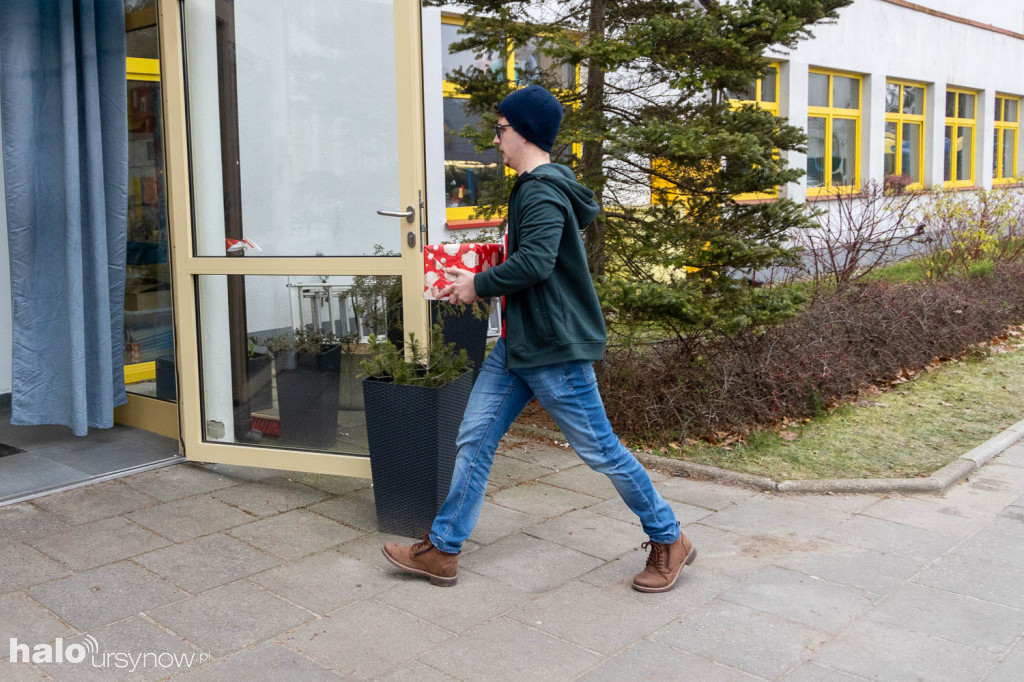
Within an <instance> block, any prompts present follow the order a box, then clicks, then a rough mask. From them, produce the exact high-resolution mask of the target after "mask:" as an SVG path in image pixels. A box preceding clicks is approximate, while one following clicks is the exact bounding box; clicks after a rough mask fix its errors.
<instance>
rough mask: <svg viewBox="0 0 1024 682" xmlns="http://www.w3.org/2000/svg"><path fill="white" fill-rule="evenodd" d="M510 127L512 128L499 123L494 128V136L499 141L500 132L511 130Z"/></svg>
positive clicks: (509, 125)
mask: <svg viewBox="0 0 1024 682" xmlns="http://www.w3.org/2000/svg"><path fill="white" fill-rule="evenodd" d="M511 127H512V124H511V123H499V124H498V125H496V126H494V136H495V137H497V138H498V139H499V140H500V139H501V131H502V130H504V129H505V128H511Z"/></svg>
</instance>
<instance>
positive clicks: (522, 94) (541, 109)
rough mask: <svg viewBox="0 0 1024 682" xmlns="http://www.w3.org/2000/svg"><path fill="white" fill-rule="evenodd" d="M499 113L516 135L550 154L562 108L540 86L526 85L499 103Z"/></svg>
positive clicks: (559, 124)
mask: <svg viewBox="0 0 1024 682" xmlns="http://www.w3.org/2000/svg"><path fill="white" fill-rule="evenodd" d="M498 111H500V112H501V113H502V114H504V116H505V118H507V119H508V122H509V123H510V124H511V125H512V127H513V128H514V129H515V131H516V132H517V133H519V134H520V135H522V136H523V137H524V138H526V139H527V140H529V141H530V142H532V143H534V144H535V145H537V146H538V147H540V148H541V149H543V150H544V151H546V152H550V151H551V147H552V146H554V144H555V136H556V135H558V128H559V126H561V125H562V104H561V102H559V101H558V100H557V99H555V96H554V95H552V94H551V93H550V92H548V91H547V90H545V89H544V88H542V87H541V86H539V85H529V86H527V87H525V88H523V89H522V90H516V91H515V92H513V93H512V94H510V95H509V96H508V97H506V98H505V99H503V100H501V104H499V105H498Z"/></svg>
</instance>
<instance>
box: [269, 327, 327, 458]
mask: <svg viewBox="0 0 1024 682" xmlns="http://www.w3.org/2000/svg"><path fill="white" fill-rule="evenodd" d="M271 349H272V352H273V356H274V367H275V370H276V376H277V406H278V413H279V416H280V420H281V440H282V442H284V443H286V444H288V445H294V446H298V447H308V448H315V449H318V450H326V449H328V448H330V447H332V446H333V445H334V443H335V441H336V440H337V439H338V395H339V389H340V382H341V354H342V344H341V342H340V340H339V339H338V337H337V336H335V335H334V334H333V333H331V332H323V331H321V330H318V329H296V330H295V333H294V334H293V335H291V336H286V337H279V338H278V339H275V340H274V342H273V343H272V345H271Z"/></svg>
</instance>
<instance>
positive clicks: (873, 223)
mask: <svg viewBox="0 0 1024 682" xmlns="http://www.w3.org/2000/svg"><path fill="white" fill-rule="evenodd" d="M917 197H918V194H915V193H908V192H905V191H904V189H903V187H902V186H900V185H898V184H893V183H892V182H889V183H887V184H885V185H882V184H880V183H878V182H876V181H873V180H872V181H870V182H867V183H865V184H864V186H863V187H862V188H861V191H860V193H859V194H850V193H848V192H842V191H836V192H835V193H834V194H833V195H832V196H831V197H830V199H829V209H828V210H827V211H826V210H822V209H820V208H812V209H811V210H812V211H813V217H814V218H815V220H817V222H818V227H817V228H811V229H808V230H805V231H803V232H802V233H800V234H799V235H798V236H797V241H798V242H799V244H800V245H801V246H802V247H803V249H804V253H805V255H806V268H807V271H808V274H809V275H810V277H811V279H812V281H813V282H814V284H815V289H816V290H817V289H820V288H821V287H822V286H823V285H825V286H828V287H836V288H842V287H844V286H846V285H848V284H850V283H852V282H855V281H856V280H858V279H860V278H861V277H864V276H865V275H867V274H868V273H870V272H871V271H872V270H874V269H875V268H876V267H878V266H880V265H884V264H886V263H888V262H891V261H892V260H894V259H896V258H898V257H902V256H905V255H907V254H908V253H909V252H910V250H911V249H910V248H909V245H910V244H911V243H912V242H913V240H914V237H915V236H916V235H917V234H918V232H919V230H918V221H917V220H916V217H917V216H916V213H917V210H916V204H917ZM810 206H812V207H813V206H814V205H813V204H812V205H810Z"/></svg>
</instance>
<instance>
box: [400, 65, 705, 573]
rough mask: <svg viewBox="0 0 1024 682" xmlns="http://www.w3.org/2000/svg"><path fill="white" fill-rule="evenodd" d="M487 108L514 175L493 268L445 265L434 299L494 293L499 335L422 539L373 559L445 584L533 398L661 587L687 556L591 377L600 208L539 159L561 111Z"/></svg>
mask: <svg viewBox="0 0 1024 682" xmlns="http://www.w3.org/2000/svg"><path fill="white" fill-rule="evenodd" d="M498 110H499V112H500V114H501V115H500V117H499V119H498V125H496V126H495V130H494V133H495V134H494V144H495V145H497V147H498V150H499V151H500V152H501V155H502V160H503V161H504V162H505V165H506V166H508V167H509V168H511V169H512V170H514V171H515V172H516V173H517V174H518V176H519V177H518V179H517V181H516V184H515V187H513V189H512V194H511V196H510V197H509V206H508V229H507V231H506V235H505V238H506V245H505V253H506V257H505V262H504V263H502V264H501V265H498V266H495V267H493V268H491V269H489V270H487V271H485V272H481V273H478V274H475V275H474V274H473V273H471V272H468V271H465V270H456V269H450V270H446V272H447V273H448V276H449V278H450V279H451V281H452V282H453V284H452V285H451V286H449V287H447V288H446V289H445V290H443V291H442V292H441V293H442V294H447V295H449V296H450V301H451V302H452V303H454V304H460V303H472V302H474V301H476V300H478V299H479V298H490V297H493V296H503V297H504V307H503V310H504V313H505V320H504V324H503V327H502V338H500V339H499V340H498V343H497V344H496V345H495V347H494V349H493V350H492V351H491V353H490V355H488V356H487V359H486V360H485V361H484V363H483V366H482V367H481V368H480V374H479V377H478V378H477V381H476V384H475V386H474V387H473V393H472V395H471V396H470V399H469V404H468V406H467V407H466V413H465V416H464V417H463V420H462V426H461V428H460V429H459V436H458V439H457V441H456V447H457V450H458V456H457V459H456V463H455V471H454V474H453V476H452V485H451V490H450V491H449V493H448V497H447V499H446V500H445V502H444V504H443V505H442V506H441V510H440V511H439V512H438V514H437V517H436V518H435V519H434V523H433V526H432V528H431V532H430V535H429V536H428V537H427V538H426V539H424V540H423V541H422V542H419V543H417V544H415V545H413V546H411V547H403V546H401V545H398V544H396V543H393V542H389V543H387V544H385V545H384V547H383V552H384V556H385V557H387V559H388V561H390V562H391V563H392V564H394V565H395V566H397V567H399V568H401V569H402V570H404V571H407V572H409V573H414V574H417V575H421V576H424V577H427V578H429V579H430V582H431V583H433V584H435V585H445V586H449V585H454V584H455V582H456V580H457V579H458V554H459V551H460V550H461V549H462V543H463V541H465V540H466V538H468V537H469V534H470V532H471V531H472V530H473V527H474V526H475V525H476V521H477V517H478V516H479V514H480V509H481V507H482V505H483V501H484V493H485V492H486V489H487V480H488V478H489V477H490V473H491V465H492V463H493V462H494V453H495V450H496V449H497V447H498V441H500V440H501V438H502V436H504V435H505V432H506V431H508V429H509V427H510V426H511V424H512V422H513V421H514V420H515V419H516V417H518V416H519V413H520V412H522V410H523V408H524V407H526V404H527V403H528V402H529V401H530V400H531V399H532V398H533V397H536V398H537V400H538V401H539V402H540V404H541V405H542V406H543V407H544V409H545V410H547V412H548V414H550V415H551V417H552V418H553V419H554V420H555V422H556V423H557V424H558V427H559V429H561V431H562V433H563V434H564V435H565V437H566V439H567V440H568V441H569V444H570V445H572V447H573V449H574V450H575V451H576V453H577V454H578V455H579V456H580V458H582V459H583V461H584V462H586V463H587V464H588V465H590V467H591V468H593V469H594V470H596V471H599V472H601V473H603V474H606V475H607V476H608V478H609V479H611V482H612V483H613V484H614V486H615V489H616V490H617V491H618V492H619V495H621V496H622V499H623V501H624V502H625V503H626V504H627V505H628V506H629V508H630V509H632V510H633V511H634V512H635V513H636V514H637V516H639V517H640V521H641V523H642V525H643V529H644V532H645V533H646V534H647V535H648V537H649V538H650V540H649V542H645V543H643V546H644V547H645V548H646V547H649V548H650V554H649V556H648V558H647V565H646V567H645V568H644V570H643V571H642V572H640V573H639V574H638V575H637V576H636V577H635V578H633V587H634V588H635V589H637V590H640V591H642V592H664V591H666V590H670V589H672V587H673V586H674V585H675V583H676V580H677V579H678V577H679V573H680V571H681V570H682V568H683V566H684V565H688V564H690V563H692V562H693V560H694V557H696V555H697V550H696V549H695V548H694V546H693V543H691V542H690V540H689V539H688V538H687V537H686V536H685V535H683V533H682V532H681V530H680V529H679V523H678V522H677V521H676V517H675V514H674V513H673V511H672V509H671V507H669V505H668V503H666V502H665V500H664V499H663V498H662V497H661V495H659V494H658V492H657V491H656V490H655V489H654V486H653V485H652V484H651V479H650V476H648V475H647V472H646V471H645V470H644V468H643V467H642V466H641V465H640V463H639V462H638V461H637V459H636V457H634V456H633V454H632V453H631V452H629V450H627V449H626V448H625V447H623V446H622V444H621V443H620V442H619V439H618V437H617V436H616V435H615V434H614V433H613V432H612V428H611V424H610V423H609V422H608V417H607V415H606V414H605V410H604V404H603V403H602V401H601V396H600V394H599V393H598V389H597V383H596V379H595V377H594V369H593V364H594V360H599V359H601V358H602V357H603V355H604V346H605V341H606V335H605V328H604V317H603V315H602V312H601V306H600V304H599V302H598V299H597V293H596V292H595V291H594V285H593V282H592V281H591V279H590V273H589V271H588V268H587V258H586V252H585V250H584V246H583V239H582V236H581V235H580V230H581V229H583V228H584V227H586V226H587V225H589V224H590V223H591V222H592V221H593V220H594V218H596V217H597V214H598V213H599V212H600V209H599V207H598V206H597V204H596V203H595V202H594V193H593V192H592V191H591V190H589V189H587V188H586V187H584V186H583V185H581V184H579V183H578V182H576V179H575V176H574V175H573V173H572V171H571V170H570V169H568V168H566V167H565V166H561V165H558V164H554V163H551V155H550V152H551V147H552V145H553V144H554V142H555V136H556V135H557V134H558V129H559V126H560V125H561V122H562V105H561V104H560V103H559V102H558V100H557V99H555V97H554V96H553V95H552V94H551V93H550V92H548V91H547V90H545V89H544V88H542V87H540V86H538V85H531V86H529V87H526V88H524V89H522V90H517V91H516V92H513V93H512V94H510V95H509V96H508V97H506V98H505V99H504V100H502V102H501V104H499V105H498Z"/></svg>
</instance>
